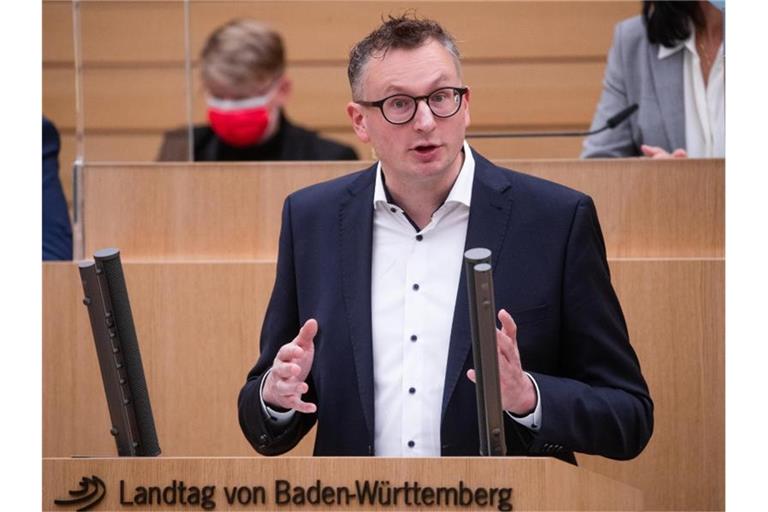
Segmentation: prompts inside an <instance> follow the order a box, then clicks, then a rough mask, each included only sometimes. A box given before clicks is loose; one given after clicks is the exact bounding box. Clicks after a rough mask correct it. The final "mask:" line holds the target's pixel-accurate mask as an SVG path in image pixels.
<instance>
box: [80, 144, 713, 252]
mask: <svg viewBox="0 0 768 512" xmlns="http://www.w3.org/2000/svg"><path fill="white" fill-rule="evenodd" d="M369 163H370V162H369ZM496 163H497V164H498V165H501V166H504V167H508V168H513V169H518V170H520V171H523V172H526V173H528V174H532V175H535V176H540V177H542V178H545V179H548V180H551V181H555V182H558V183H562V184H564V185H566V186H570V187H572V188H575V189H577V190H581V191H583V192H585V193H587V194H589V195H591V196H592V198H593V199H594V201H595V205H596V207H597V211H598V215H599V218H600V222H601V225H602V228H603V234H604V236H605V240H606V245H607V251H608V256H609V257H654V258H656V257H659V258H663V257H723V256H724V247H725V199H724V198H725V196H724V188H725V172H724V161H723V160H685V161H677V160H675V161H671V160H670V161H651V160H641V159H627V160H620V159H618V160H617V159H614V160H586V161H579V160H516V161H505V160H502V161H498V162H496ZM363 165H367V164H361V163H360V162H331V163H329V162H299V163H296V162H292V163H291V162H280V163H252V164H93V165H88V166H86V167H85V169H84V171H83V176H82V197H83V204H82V208H81V210H80V211H81V212H82V216H81V217H80V219H79V220H80V225H79V226H78V227H79V228H80V232H81V236H82V237H83V245H81V246H79V247H84V253H83V254H84V255H86V256H88V255H92V254H93V252H94V251H96V250H97V249H101V248H104V247H119V248H120V249H121V251H122V257H123V259H124V260H125V261H178V260H185V261H190V260H194V261H202V260H211V259H214V260H220V259H226V260H245V259H272V258H274V257H275V255H276V254H277V239H278V234H279V231H280V220H281V216H280V215H281V210H282V205H283V200H284V199H285V197H286V196H287V195H288V194H289V193H291V192H292V191H294V190H297V189H299V188H302V187H305V186H308V185H310V184H313V183H317V182H320V181H324V180H327V179H331V178H333V177H336V176H341V175H344V174H348V173H350V172H352V171H355V170H358V169H360V168H362V167H363ZM79 247H77V246H76V248H75V249H76V250H75V254H76V255H77V254H78V252H77V249H78V248H79ZM76 257H77V256H76Z"/></svg>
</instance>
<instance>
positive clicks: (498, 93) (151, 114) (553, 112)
mask: <svg viewBox="0 0 768 512" xmlns="http://www.w3.org/2000/svg"><path fill="white" fill-rule="evenodd" d="M464 72H465V79H466V83H467V84H469V86H470V87H471V96H470V112H471V114H472V125H471V126H470V129H469V131H472V130H477V131H482V130H488V129H493V130H510V129H516V130H522V129H528V130H532V129H536V130H540V129H547V127H551V126H558V127H562V126H568V127H574V128H583V129H587V128H588V127H589V123H590V121H591V117H592V114H593V111H594V107H595V104H596V102H597V98H598V95H599V94H600V81H601V78H602V73H603V65H602V64H597V63H584V62H566V63H549V62H544V63H532V64H531V63H513V64H496V63H491V64H467V65H466V66H464ZM563 76H567V77H568V78H567V79H565V80H564V79H563V78H562V77H563ZM192 78H193V80H192V84H191V92H192V95H193V102H192V112H193V118H192V120H193V122H195V123H203V122H205V99H204V95H203V92H202V89H201V87H200V83H199V80H198V78H197V74H194V75H193V77H192ZM291 78H292V80H293V85H294V92H293V98H292V100H291V101H290V103H289V104H288V106H287V108H286V111H287V113H288V115H289V116H290V117H291V119H292V120H294V121H295V122H297V123H298V124H303V125H306V126H308V127H312V128H313V129H315V130H320V131H322V130H337V131H338V130H341V129H345V130H348V131H349V132H350V133H351V131H352V129H351V127H350V121H349V117H348V116H347V113H346V105H347V103H348V102H349V101H350V99H351V95H350V91H349V84H348V82H347V78H346V71H345V68H344V66H342V65H336V66H325V65H305V66H301V67H297V68H295V69H293V70H292V71H291ZM81 83H82V88H83V89H82V90H83V112H84V116H85V118H84V119H85V130H86V133H87V134H88V133H89V132H92V133H96V134H98V133H110V132H111V133H115V132H131V133H137V132H140V133H147V132H162V131H164V130H169V129H171V128H176V127H179V126H181V125H184V124H185V123H186V122H187V108H186V105H187V100H186V94H187V92H186V91H187V83H186V75H185V73H184V69H183V68H182V67H175V68H174V67H161V68H153V67H133V68H130V67H126V68H118V69H101V68H99V69H90V70H86V71H85V72H84V73H83V76H82V80H81ZM43 86H44V89H45V90H46V98H45V100H44V102H43V111H44V112H45V113H46V115H48V116H49V117H50V118H51V119H54V120H56V122H57V126H59V128H60V129H64V130H67V129H74V127H75V125H74V123H75V107H74V95H75V88H74V73H73V71H72V70H71V69H68V68H58V67H52V68H48V69H45V70H44V72H43Z"/></svg>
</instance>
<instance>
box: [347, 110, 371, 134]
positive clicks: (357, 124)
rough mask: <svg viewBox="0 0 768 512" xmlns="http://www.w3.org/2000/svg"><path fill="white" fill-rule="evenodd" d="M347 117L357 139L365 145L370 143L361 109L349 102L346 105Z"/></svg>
mask: <svg viewBox="0 0 768 512" xmlns="http://www.w3.org/2000/svg"><path fill="white" fill-rule="evenodd" d="M347 115H348V116H349V119H350V120H351V121H352V129H353V130H355V133H356V134H357V138H358V139H360V140H361V141H363V142H366V143H367V142H370V140H371V137H370V136H369V135H368V128H367V127H366V123H365V116H363V110H362V107H361V106H360V105H359V104H357V103H355V102H354V101H350V102H349V103H347Z"/></svg>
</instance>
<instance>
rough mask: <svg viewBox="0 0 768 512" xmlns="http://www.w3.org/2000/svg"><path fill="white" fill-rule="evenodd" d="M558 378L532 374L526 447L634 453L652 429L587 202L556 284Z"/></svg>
mask: <svg viewBox="0 0 768 512" xmlns="http://www.w3.org/2000/svg"><path fill="white" fill-rule="evenodd" d="M562 287H563V288H562V289H563V291H562V295H563V298H562V300H563V309H562V312H561V315H562V323H561V340H560V350H559V354H558V367H559V371H558V372H557V373H558V375H557V376H555V375H546V374H543V373H538V372H531V375H533V377H534V378H535V379H536V382H537V383H538V386H539V391H540V393H541V397H540V398H541V404H542V418H541V429H540V430H539V432H538V433H537V434H536V436H535V440H534V442H533V445H532V446H531V450H532V451H534V452H543V453H547V452H551V451H553V448H554V452H555V453H556V452H557V451H560V450H571V451H576V452H581V453H588V454H595V455H602V456H605V457H610V458H613V459H622V460H623V459H630V458H633V457H635V456H637V455H638V454H639V453H640V452H641V451H642V450H643V448H644V447H645V445H646V444H647V443H648V441H649V439H650V437H651V433H652V432H653V402H652V401H651V398H650V394H649V392H648V387H647V385H646V383H645V379H644V378H643V376H642V373H641V371H640V364H639V362H638V359H637V356H636V354H635V352H634V350H633V349H632V346H631V345H630V343H629V335H628V333H627V328H626V323H625V321H624V316H623V313H622V311H621V306H620V305H619V301H618V298H617V297H616V294H615V292H614V290H613V287H612V285H611V281H610V274H609V268H608V262H607V259H606V255H605V244H604V241H603V236H602V232H601V230H600V224H599V222H598V219H597V213H596V211H595V207H594V204H593V202H592V200H591V199H590V198H589V197H587V196H584V197H583V198H582V199H581V200H580V201H579V202H578V204H577V206H576V208H575V212H574V217H573V221H572V224H571V230H570V234H569V237H568V242H567V249H566V256H565V264H564V275H563V283H562Z"/></svg>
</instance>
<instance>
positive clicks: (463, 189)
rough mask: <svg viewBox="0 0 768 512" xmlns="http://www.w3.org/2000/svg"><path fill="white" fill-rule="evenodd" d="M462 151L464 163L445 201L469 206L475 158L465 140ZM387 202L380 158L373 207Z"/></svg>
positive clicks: (377, 165)
mask: <svg viewBox="0 0 768 512" xmlns="http://www.w3.org/2000/svg"><path fill="white" fill-rule="evenodd" d="M462 151H464V163H463V164H462V165H461V169H460V170H459V176H458V177H457V178H456V181H455V182H454V183H453V187H451V191H450V192H449V193H448V197H447V198H446V199H445V203H461V204H463V205H466V206H467V207H469V206H470V202H471V199H472V182H473V181H474V177H475V158H474V156H472V150H471V149H470V147H469V144H468V143H467V141H466V140H465V141H464V145H463V147H462ZM387 204H389V202H388V201H387V192H386V190H385V188H384V181H383V180H382V174H381V160H379V162H378V164H376V186H375V188H374V192H373V207H374V208H376V206H377V205H383V206H386V205H387Z"/></svg>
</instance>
